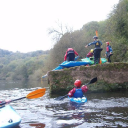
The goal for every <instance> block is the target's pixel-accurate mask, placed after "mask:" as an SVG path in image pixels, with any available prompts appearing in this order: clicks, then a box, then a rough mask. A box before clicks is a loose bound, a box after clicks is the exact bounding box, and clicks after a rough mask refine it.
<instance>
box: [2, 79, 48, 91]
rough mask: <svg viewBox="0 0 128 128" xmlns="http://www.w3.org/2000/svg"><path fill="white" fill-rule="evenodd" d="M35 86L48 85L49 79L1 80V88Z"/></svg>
mask: <svg viewBox="0 0 128 128" xmlns="http://www.w3.org/2000/svg"><path fill="white" fill-rule="evenodd" d="M34 87H48V82H47V81H43V82H42V81H20V80H19V81H7V80H6V81H5V80H0V90H9V89H14V88H19V89H22V88H34Z"/></svg>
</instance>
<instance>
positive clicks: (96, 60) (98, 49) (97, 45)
mask: <svg viewBox="0 0 128 128" xmlns="http://www.w3.org/2000/svg"><path fill="white" fill-rule="evenodd" d="M93 39H94V41H93V42H91V43H89V44H87V45H86V46H85V47H86V48H87V47H88V46H90V45H95V49H94V63H95V64H98V63H100V53H101V51H102V50H103V49H102V48H101V45H102V42H101V41H99V40H98V37H97V36H94V37H93Z"/></svg>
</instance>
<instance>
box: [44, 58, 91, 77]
mask: <svg viewBox="0 0 128 128" xmlns="http://www.w3.org/2000/svg"><path fill="white" fill-rule="evenodd" d="M78 58H79V56H77V57H75V61H64V62H62V63H61V64H60V65H59V66H58V67H56V68H54V69H53V70H52V71H55V70H61V69H64V68H66V67H65V66H62V65H65V64H67V63H69V62H70V63H72V62H77V61H76V60H77V59H78ZM81 62H82V61H81ZM82 63H83V62H82ZM84 63H85V62H84ZM89 63H90V62H89ZM70 67H73V66H70ZM47 76H48V74H45V75H44V76H42V78H45V77H47Z"/></svg>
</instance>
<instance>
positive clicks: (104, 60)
mask: <svg viewBox="0 0 128 128" xmlns="http://www.w3.org/2000/svg"><path fill="white" fill-rule="evenodd" d="M100 59H101V63H102V64H103V63H106V62H107V59H105V58H100ZM81 61H83V62H90V64H91V65H92V64H94V57H90V58H83V59H81Z"/></svg>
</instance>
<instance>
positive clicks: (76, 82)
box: [74, 80, 81, 88]
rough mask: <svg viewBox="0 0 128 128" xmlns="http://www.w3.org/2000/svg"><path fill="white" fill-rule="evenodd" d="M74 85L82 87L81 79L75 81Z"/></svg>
mask: <svg viewBox="0 0 128 128" xmlns="http://www.w3.org/2000/svg"><path fill="white" fill-rule="evenodd" d="M74 85H75V86H76V87H77V88H80V86H81V81H80V80H76V81H75V82H74Z"/></svg>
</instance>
